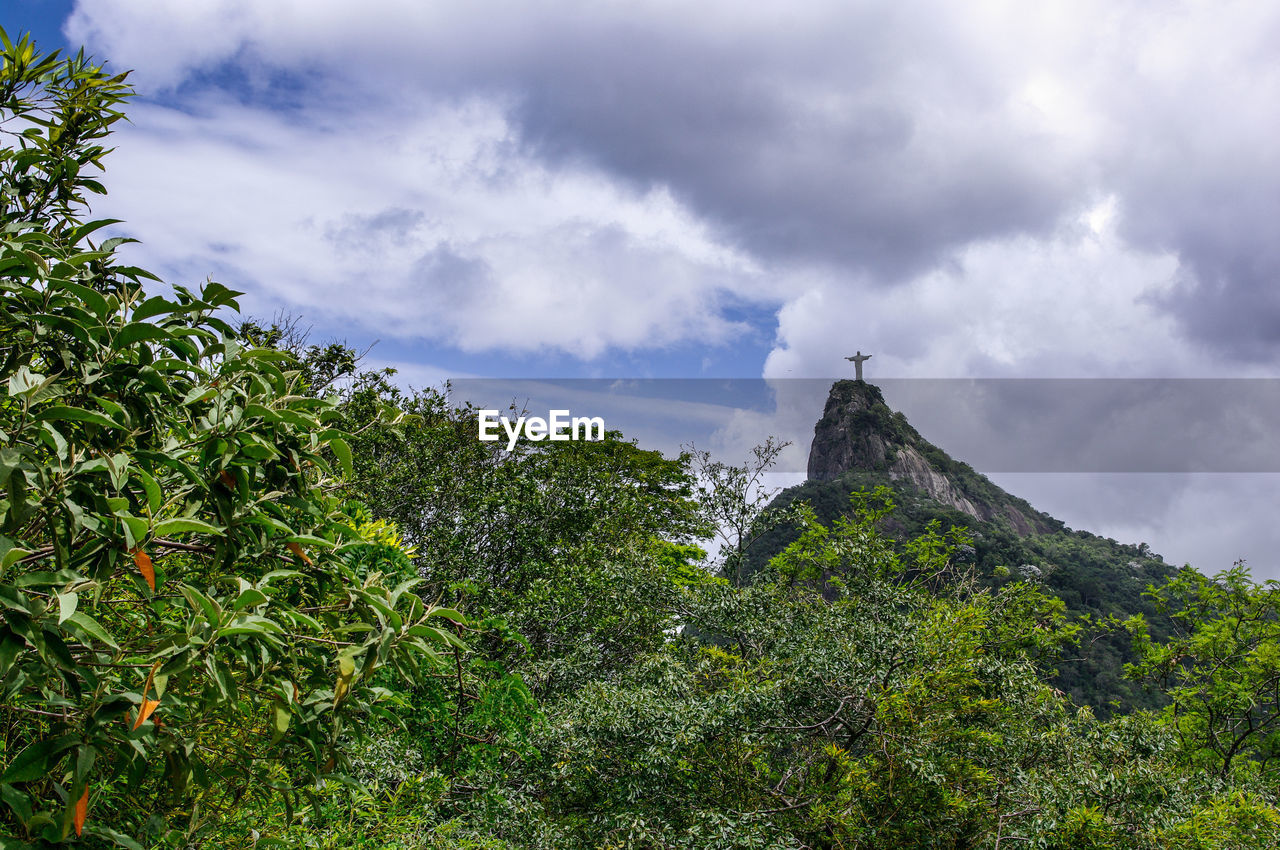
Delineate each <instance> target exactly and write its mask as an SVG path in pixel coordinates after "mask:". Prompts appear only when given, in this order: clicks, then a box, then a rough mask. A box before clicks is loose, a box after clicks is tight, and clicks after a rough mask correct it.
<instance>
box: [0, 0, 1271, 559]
mask: <svg viewBox="0 0 1280 850" xmlns="http://www.w3.org/2000/svg"><path fill="white" fill-rule="evenodd" d="M0 23H2V24H3V25H4V27H5V28H6V30H8V31H9V32H10V34H11V35H13V34H16V32H18V31H22V30H26V29H30V30H31V31H32V32H33V33H34V34H35V35H36V37H37V39H38V40H39V42H40V44H42V45H44V46H47V47H64V46H70V47H72V48H78V47H80V46H82V45H83V46H84V47H85V48H86V49H87V51H88V52H89V53H91V54H92V55H94V56H95V57H97V58H99V59H103V60H106V61H107V62H108V63H109V66H110V67H113V68H116V69H132V72H133V73H132V77H131V79H132V81H133V82H134V84H135V86H136V87H137V90H138V93H139V94H138V97H137V98H136V99H135V101H134V102H133V104H132V106H131V108H130V110H129V115H130V119H131V120H130V123H129V124H128V125H126V126H124V127H123V128H121V129H120V131H119V133H118V134H117V138H116V140H115V141H116V146H117V149H116V151H115V152H114V153H113V154H112V155H111V157H110V158H109V160H108V174H107V180H106V183H107V185H108V188H109V189H110V191H111V194H110V195H109V196H108V198H106V199H104V200H103V201H101V202H99V203H98V205H97V207H96V208H95V210H94V212H95V214H102V215H108V216H111V217H115V218H120V219H123V220H124V221H125V224H124V225H123V226H122V228H123V230H122V232H124V233H127V234H128V235H130V236H134V237H136V238H138V239H139V240H141V242H140V244H138V245H135V246H130V248H129V249H128V250H129V251H130V252H131V254H130V257H129V259H130V260H133V261H136V262H137V264H139V265H142V266H144V267H146V268H149V269H151V270H153V271H155V272H157V273H158V274H160V275H161V276H162V277H163V278H164V279H165V280H167V281H171V282H175V283H186V284H193V283H198V282H200V281H202V280H204V279H205V278H207V277H212V278H213V279H215V280H218V281H219V282H222V283H224V284H227V285H229V286H232V287H233V288H235V289H239V290H243V291H244V292H245V293H246V295H245V297H244V298H243V299H242V303H243V305H244V307H245V309H246V312H248V313H250V314H251V315H255V316H261V317H271V316H273V315H275V314H277V313H281V312H283V313H285V314H289V315H297V316H300V317H301V318H302V319H303V321H304V323H305V324H306V325H308V326H310V327H312V329H313V334H314V335H315V337H317V338H319V339H329V338H336V339H345V340H347V341H348V342H349V343H351V344H353V345H356V346H358V347H364V346H367V345H369V344H372V343H374V342H375V341H376V343H377V344H376V345H375V346H374V348H373V350H372V352H371V354H370V360H371V361H372V362H376V363H378V364H390V365H394V366H396V367H397V368H398V369H399V370H400V374H401V376H402V379H403V380H405V381H406V382H410V383H413V384H415V385H424V384H432V383H436V382H438V381H440V380H442V379H444V378H446V377H466V376H483V377H501V378H513V377H523V378H533V377H537V378H550V377H557V378H601V379H612V378H681V379H693V378H724V377H731V378H765V379H770V380H780V379H790V378H834V377H843V376H850V375H851V372H852V364H850V363H847V362H845V361H844V360H843V357H844V356H846V355H849V354H852V353H853V352H854V350H861V351H867V352H872V353H874V359H873V360H871V361H869V362H868V364H867V366H866V367H865V368H866V370H867V374H868V378H870V379H871V380H875V379H876V378H877V377H880V378H886V379H888V378H928V379H937V378H955V379H971V378H980V379H986V378H1086V379H1087V378H1107V379H1114V378H1276V377H1280V368H1277V365H1278V364H1277V360H1278V358H1280V287H1277V286H1275V282H1276V281H1277V279H1280V240H1278V239H1277V238H1276V236H1277V230H1276V228H1277V222H1278V221H1280V146H1278V145H1276V144H1275V143H1274V140H1275V139H1276V138H1280V62H1278V61H1277V60H1278V58H1280V56H1278V53H1280V48H1277V47H1276V45H1278V44H1280V5H1277V4H1273V3H1258V2H1256V0H1247V2H1232V0H1221V2H1213V3H1208V2H1163V1H1162V2H1125V0H1099V2H1093V0H1070V2H1053V0H1046V1H1045V2H1037V3H1025V2H1016V0H1010V2H983V0H973V2H955V0H951V2H923V1H922V2H903V1H901V0H900V1H899V2H879V3H865V2H848V0H842V2H820V0H802V2H796V0H791V2H786V3H780V2H779V3H775V2H763V0H760V2H750V3H743V2H741V0H735V2H733V3H729V2H720V0H708V2H704V3H699V4H688V3H674V2H632V3H612V2H595V3H585V2H581V0H578V2H569V0H547V2H541V3H537V4H533V3H511V2H502V3H498V2H487V0H466V2H449V0H440V2H433V3H421V2H413V0H366V2H362V3H358V4H356V3H351V2H337V0H306V1H305V2H303V0H189V2H184V3H172V2H163V0H74V2H67V0H9V2H8V3H7V4H6V9H5V11H4V12H3V13H0ZM1105 418H1106V411H1099V412H1098V414H1097V415H1096V416H1093V417H1089V416H1083V417H1072V420H1071V422H1072V424H1071V426H1070V427H1079V424H1078V423H1079V422H1080V421H1099V420H1104V419H1105ZM1063 427H1067V425H1066V424H1064V425H1063ZM761 436H763V435H761ZM925 436H926V437H928V436H929V434H928V433H926V434H925ZM943 447H944V448H946V446H945V445H944V446H943ZM802 448H807V447H802ZM992 477H993V478H994V479H995V480H996V481H997V483H1001V484H1004V485H1006V486H1008V487H1009V489H1011V490H1012V491H1013V492H1015V493H1017V494H1018V495H1022V496H1024V497H1026V498H1028V499H1030V500H1031V501H1032V502H1033V503H1034V504H1036V505H1037V507H1040V508H1042V509H1044V510H1048V511H1049V512H1051V513H1054V514H1055V515H1058V516H1060V517H1062V518H1063V519H1065V520H1067V522H1069V523H1070V524H1072V525H1075V526H1078V527H1086V528H1089V529H1090V530H1094V531H1097V532H1099V533H1104V534H1108V535H1110V536H1116V537H1117V538H1118V539H1125V540H1132V541H1137V540H1146V541H1148V542H1149V543H1151V545H1152V546H1153V548H1155V550H1156V551H1159V552H1164V553H1165V554H1166V557H1168V558H1169V559H1170V560H1172V561H1175V562H1181V561H1183V560H1190V561H1192V562H1194V563H1196V565H1197V566H1200V567H1201V568H1202V569H1205V570H1206V571H1214V570H1216V569H1220V568H1225V567H1227V566H1229V565H1230V563H1231V561H1233V560H1235V559H1236V558H1241V557H1243V558H1246V559H1248V561H1249V563H1250V565H1251V566H1253V568H1254V570H1255V572H1257V573H1259V574H1261V575H1266V576H1268V577H1280V556H1277V555H1273V554H1272V553H1280V531H1277V530H1276V529H1275V528H1273V526H1276V525H1277V524H1276V523H1274V520H1273V519H1272V518H1271V514H1272V512H1273V511H1272V506H1273V505H1275V504H1276V503H1277V501H1280V484H1278V483H1277V482H1276V475H1274V474H1270V473H1268V474H1263V473H1254V474H1239V473H1233V474H1230V475H1228V474H1226V473H1218V474H1214V473H1204V474H1192V475H1188V474H1179V475H1173V474H1168V475H1160V474H1153V473H1145V474H1140V475H1133V474H1129V475H1121V474H1119V473H1112V474H1099V473H1096V472H1089V473H1084V472H1081V473H1078V474H1061V473H1059V474H1056V475H1051V476H1046V475H1041V476H1035V475H1032V474H1030V473H1008V474H1002V475H996V474H993V476H992ZM1162 547H1163V548H1162Z"/></svg>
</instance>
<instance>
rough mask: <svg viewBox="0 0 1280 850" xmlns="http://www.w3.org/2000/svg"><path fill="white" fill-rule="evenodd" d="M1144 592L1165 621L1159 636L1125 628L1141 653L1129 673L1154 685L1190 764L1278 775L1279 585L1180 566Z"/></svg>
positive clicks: (1222, 771)
mask: <svg viewBox="0 0 1280 850" xmlns="http://www.w3.org/2000/svg"><path fill="white" fill-rule="evenodd" d="M1148 595H1149V596H1150V597H1151V598H1152V599H1154V600H1155V601H1156V604H1157V606H1158V609H1159V610H1160V611H1161V613H1165V614H1167V615H1168V616H1169V618H1170V619H1171V620H1172V621H1173V624H1174V626H1173V634H1171V635H1170V637H1169V639H1168V640H1167V641H1165V642H1162V643H1161V642H1156V641H1153V640H1151V638H1150V636H1149V634H1148V632H1147V628H1146V624H1145V622H1144V621H1143V620H1142V619H1141V618H1135V619H1134V620H1132V621H1131V622H1130V626H1131V628H1132V629H1133V630H1134V634H1135V636H1136V638H1137V640H1138V644H1139V647H1140V649H1141V651H1142V657H1141V660H1140V661H1139V663H1137V664H1135V665H1132V667H1131V668H1130V672H1131V674H1132V675H1133V676H1135V677H1138V678H1145V679H1150V680H1154V681H1156V682H1158V683H1159V684H1160V686H1161V687H1162V688H1163V689H1164V690H1165V691H1166V692H1167V693H1168V694H1169V696H1170V697H1171V698H1172V702H1171V704H1170V705H1169V707H1168V708H1167V709H1166V710H1165V717H1166V719H1167V721H1168V723H1169V724H1170V725H1171V726H1172V728H1173V729H1174V730H1176V732H1177V734H1178V737H1179V739H1180V740H1181V742H1182V744H1183V747H1184V748H1185V750H1186V752H1187V753H1188V755H1189V757H1190V758H1191V760H1192V762H1193V763H1194V764H1195V765H1196V766H1197V767H1201V768H1204V769H1207V770H1210V771H1213V772H1214V773H1215V774H1217V775H1219V776H1221V777H1222V778H1224V779H1225V778H1227V777H1229V776H1231V775H1232V774H1233V772H1236V773H1240V774H1243V775H1248V774H1255V773H1256V774H1259V775H1261V776H1262V777H1265V778H1267V779H1269V780H1270V781H1274V780H1275V778H1276V777H1277V776H1280V761H1278V760H1277V758H1276V757H1277V755H1280V583H1278V582H1275V581H1268V582H1263V583H1261V584H1258V583H1255V582H1253V581H1252V579H1251V578H1250V576H1249V573H1248V571H1247V570H1246V569H1245V568H1244V566H1243V565H1242V564H1236V565H1235V566H1234V567H1233V568H1231V569H1229V570H1226V571H1224V572H1221V573H1219V574H1218V575H1216V576H1214V577H1213V578H1209V577H1208V576H1205V575H1203V574H1201V573H1198V572H1196V571H1195V570H1192V569H1189V568H1188V569H1184V570H1182V571H1181V572H1180V573H1179V574H1178V575H1177V576H1175V577H1174V578H1172V579H1170V580H1169V581H1168V582H1167V583H1166V584H1164V585H1162V586H1161V587H1158V588H1155V589H1153V590H1151V591H1150V592H1149V593H1148Z"/></svg>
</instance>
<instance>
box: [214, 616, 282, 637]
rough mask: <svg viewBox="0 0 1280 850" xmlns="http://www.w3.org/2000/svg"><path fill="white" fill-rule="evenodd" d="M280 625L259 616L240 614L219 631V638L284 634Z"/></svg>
mask: <svg viewBox="0 0 1280 850" xmlns="http://www.w3.org/2000/svg"><path fill="white" fill-rule="evenodd" d="M283 631H284V629H282V628H280V624H279V623H277V622H275V621H274V620H268V619H267V618H266V617H260V616H258V615H257V614H240V615H239V616H237V617H236V618H235V619H234V620H232V621H231V622H230V623H229V624H228V625H225V626H223V627H222V628H220V629H218V637H227V636H230V635H268V634H276V633H279V632H283Z"/></svg>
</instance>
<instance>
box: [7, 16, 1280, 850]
mask: <svg viewBox="0 0 1280 850" xmlns="http://www.w3.org/2000/svg"><path fill="white" fill-rule="evenodd" d="M3 63H4V64H3V69H0V122H3V123H2V124H0V131H3V132H5V133H6V134H7V136H6V143H5V145H4V147H3V149H2V150H0V193H2V194H0V299H3V310H2V311H0V339H2V342H0V345H2V346H3V348H2V349H0V370H2V371H0V380H2V381H3V382H4V386H5V388H6V389H5V395H4V397H3V400H2V401H0V432H3V448H2V449H0V476H2V483H3V486H4V498H3V499H0V517H2V518H3V525H0V570H2V571H0V688H2V692H0V723H2V724H3V737H2V738H0V836H3V837H0V843H2V844H3V846H5V847H43V846H52V845H60V844H64V843H66V844H83V845H86V846H111V845H115V846H124V847H196V846H226V847H273V846H274V847H294V846H297V847H403V848H427V847H436V848H445V847H471V848H576V847H582V848H610V847H612V848H622V847H644V848H806V847H807V848H836V847H846V848H852V847H867V848H871V847H926V846H927V847H1009V846H1033V847H1062V848H1068V847H1071V848H1075V847H1186V848H1192V847H1195V848H1202V847H1221V848H1230V847H1245V846H1248V847H1262V846H1274V845H1276V844H1277V842H1280V808H1277V802H1278V801H1277V799H1276V792H1275V787H1276V779H1277V776H1276V771H1277V766H1276V764H1275V761H1274V759H1273V756H1274V754H1275V752H1276V747H1277V744H1278V743H1280V737H1277V736H1278V734H1280V733H1277V730H1276V718H1277V717H1278V716H1280V706H1278V705H1277V704H1276V700H1275V693H1276V689H1277V681H1278V680H1280V673H1277V661H1278V660H1280V618H1277V611H1278V610H1280V588H1277V587H1275V586H1273V585H1270V584H1268V585H1261V586H1260V585H1257V584H1254V583H1253V582H1251V581H1250V580H1249V579H1248V577H1247V576H1246V575H1244V574H1243V573H1242V572H1240V571H1234V572H1230V573H1228V574H1225V575H1224V576H1222V577H1221V578H1220V579H1218V580H1209V579H1206V578H1204V577H1203V576H1199V575H1198V574H1195V573H1192V572H1189V571H1188V572H1185V573H1182V574H1179V575H1178V576H1177V577H1176V578H1175V579H1174V580H1173V581H1172V582H1170V583H1167V584H1165V585H1164V586H1163V587H1160V588H1158V589H1154V590H1152V591H1150V595H1149V596H1148V597H1147V598H1148V600H1149V602H1150V604H1151V605H1152V610H1153V611H1158V612H1163V615H1165V616H1167V618H1168V621H1169V623H1170V624H1171V625H1170V629H1171V631H1170V635H1169V636H1168V639H1167V640H1166V639H1163V638H1162V636H1160V635H1156V636H1154V637H1153V636H1152V635H1151V634H1150V631H1149V629H1148V628H1147V625H1146V623H1145V622H1144V621H1143V619H1142V618H1141V617H1134V618H1130V619H1128V620H1127V621H1125V622H1124V623H1123V624H1122V626H1123V631H1124V633H1125V636H1126V639H1132V640H1133V641H1135V643H1136V645H1137V647H1138V650H1137V651H1138V656H1137V657H1139V658H1140V663H1139V664H1136V665H1134V666H1133V667H1132V668H1131V670H1130V674H1131V675H1132V676H1133V677H1135V679H1144V680H1147V681H1150V682H1151V683H1152V685H1153V686H1154V687H1157V688H1159V689H1160V691H1161V692H1162V693H1163V694H1165V695H1166V701H1167V703H1168V705H1167V707H1166V708H1164V709H1162V710H1161V711H1160V712H1158V713H1152V712H1146V711H1137V712H1134V713H1132V714H1129V715H1127V716H1122V717H1117V718H1114V719H1109V720H1100V719H1098V718H1097V717H1096V715H1095V713H1094V712H1093V711H1091V710H1090V709H1089V708H1088V707H1087V706H1079V705H1077V704H1075V703H1073V702H1072V701H1071V700H1070V699H1069V698H1068V697H1067V696H1066V695H1064V694H1063V693H1061V692H1060V691H1057V690H1055V689H1054V688H1053V687H1052V686H1051V685H1049V684H1047V683H1046V682H1045V681H1044V680H1043V668H1042V665H1043V661H1044V659H1046V658H1049V657H1052V656H1053V654H1054V653H1056V652H1058V651H1059V650H1060V649H1061V648H1063V647H1067V648H1068V649H1069V651H1075V650H1074V648H1073V642H1075V641H1076V640H1077V639H1078V637H1079V634H1080V632H1079V629H1078V626H1077V625H1076V624H1075V623H1074V622H1072V620H1071V618H1070V617H1069V616H1068V615H1067V612H1066V606H1065V605H1064V604H1063V602H1062V601H1061V600H1059V599H1056V598H1054V597H1053V596H1052V595H1050V594H1047V593H1046V592H1044V588H1043V586H1042V585H1041V584H1039V583H1037V582H1034V581H1026V580H1018V578H1019V577H1018V576H1014V575H1010V576H1009V577H1008V578H1009V580H1008V581H1003V582H998V583H994V584H993V583H991V582H989V581H985V580H984V576H983V575H982V574H981V571H980V567H979V565H977V564H975V562H974V558H973V557H972V555H971V553H972V551H973V546H974V542H973V541H972V540H971V539H970V538H969V537H968V535H967V533H966V531H965V530H964V529H963V528H959V527H956V528H951V529H949V530H947V531H946V532H945V533H944V531H943V529H944V527H946V526H944V524H943V523H941V522H933V523H927V524H925V525H924V526H923V527H922V528H920V529H919V530H918V533H911V534H908V535H903V534H901V533H900V532H901V527H900V526H899V527H898V529H899V530H898V533H897V537H898V538H899V539H896V540H895V539H894V538H893V536H890V535H889V534H886V529H892V528H893V526H892V525H890V523H892V522H893V521H894V520H893V517H894V516H895V514H894V512H893V506H892V505H891V503H890V499H889V496H890V494H889V493H888V492H887V491H884V490H880V491H878V492H875V493H873V494H870V495H868V494H854V498H853V499H852V501H851V503H850V504H849V506H848V508H849V509H848V511H847V513H848V516H845V517H841V518H838V519H834V520H832V521H830V522H825V523H824V522H820V521H819V520H818V519H817V517H816V516H815V514H814V513H813V512H812V510H805V509H804V508H796V509H795V510H794V511H793V513H792V514H791V515H790V518H791V519H793V520H794V521H795V522H796V523H797V526H796V534H795V539H794V540H792V541H791V542H790V543H789V544H788V545H787V546H786V547H785V548H784V549H783V550H782V551H780V552H779V553H778V555H777V557H775V558H773V559H772V560H771V561H770V562H769V563H768V564H765V565H763V566H762V567H761V568H760V569H758V570H756V571H755V572H754V574H753V575H752V577H751V580H750V581H740V582H731V581H728V580H726V579H725V578H724V577H723V575H724V573H725V567H726V566H728V567H729V570H728V572H729V573H730V574H732V575H735V576H737V575H738V574H739V571H738V569H737V566H736V564H734V563H729V564H726V563H720V564H715V565H709V564H706V563H704V561H705V559H704V556H703V553H702V551H701V550H700V549H698V548H697V546H696V544H697V543H698V542H699V541H701V540H705V539H707V538H708V537H709V536H710V535H711V534H712V533H714V532H715V531H716V530H717V529H716V528H713V524H714V523H713V521H714V522H723V521H724V520H725V519H726V518H730V519H733V520H734V521H736V522H738V523H739V529H740V530H741V531H742V532H743V533H745V534H748V535H751V536H754V532H753V529H752V528H751V525H752V523H751V522H750V520H751V518H752V517H753V516H754V515H755V513H756V511H755V509H754V503H753V502H752V499H753V498H754V496H753V494H752V493H751V492H750V491H749V490H748V489H746V488H745V487H744V486H743V485H744V483H745V482H749V481H750V471H749V470H740V471H733V470H729V469H726V468H725V467H714V468H713V469H714V471H715V472H716V474H715V475H713V476H711V479H710V481H709V482H708V481H703V482H699V480H698V478H697V476H696V475H695V474H694V469H695V467H696V466H697V465H698V464H697V461H698V458H696V457H691V456H680V457H677V458H665V457H662V456H661V455H659V454H657V453H654V452H649V451H645V450H643V449H641V448H639V447H638V446H636V445H634V444H632V443H628V442H626V441H625V440H623V439H622V438H621V435H617V434H614V435H611V437H610V439H608V440H606V441H604V442H601V443H541V444H526V445H524V446H521V447H519V448H518V449H517V450H516V451H515V452H512V453H507V452H504V451H502V450H501V449H499V448H496V447H495V445H494V444H486V443H480V442H479V441H478V440H476V439H475V437H474V433H475V432H474V427H475V425H474V416H473V415H472V413H471V412H470V411H467V410H465V409H464V410H457V409H453V408H452V407H451V406H450V404H449V403H448V400H447V399H446V398H444V397H443V396H441V395H440V394H439V393H435V392H431V391H424V392H409V393H406V392H402V391H401V390H399V389H397V388H396V387H395V386H394V385H393V383H392V382H391V380H390V378H391V376H390V375H388V374H385V373H377V372H365V371H361V370H360V368H359V363H358V358H357V357H355V356H354V354H353V352H351V351H350V350H349V349H347V348H346V347H345V346H342V345H339V344H333V345H324V346H314V345H309V344H307V343H306V341H305V340H303V339H300V338H299V337H298V336H297V335H296V334H293V333H291V332H290V329H289V327H288V326H287V323H286V325H285V326H283V327H282V326H281V325H279V324H277V325H266V326H264V325H263V324H260V323H254V322H237V321H235V320H234V312H235V309H236V305H235V297H236V293H234V292H232V291H231V290H228V289H226V288H225V287H223V286H220V285H218V284H213V283H210V284H207V285H206V286H204V287H202V288H201V289H200V290H199V291H198V292H195V291H191V290H188V289H184V288H181V287H172V288H171V289H168V290H165V293H166V294H164V295H154V294H153V295H150V296H148V295H147V294H146V293H145V292H144V282H145V281H147V280H149V279H150V276H149V275H147V273H146V272H144V271H142V270H140V269H136V268H130V267H128V266H124V265H121V264H119V263H118V262H117V260H116V256H115V248H116V246H117V245H118V244H119V242H118V240H113V239H107V240H103V241H100V242H96V241H95V240H94V234H95V233H97V232H98V231H99V230H100V228H101V227H102V226H104V223H103V222H92V221H84V220H83V216H84V213H85V211H86V205H85V202H84V193H86V192H88V193H93V192H101V191H102V187H101V185H100V184H99V183H97V182H96V180H95V177H94V175H95V174H96V172H97V170H98V169H99V167H100V163H101V161H102V159H103V157H104V155H105V153H106V149H105V148H104V147H103V146H102V140H103V139H104V138H105V137H106V135H107V133H108V131H109V129H110V125H111V124H112V122H114V121H115V120H117V119H118V118H119V117H120V112H119V106H120V104H121V102H122V100H123V98H124V97H125V96H126V95H127V94H128V89H127V84H126V81H125V79H124V78H123V77H122V76H112V75H110V74H108V73H106V72H105V71H103V70H102V69H101V68H98V67H95V66H94V65H92V64H91V63H90V62H88V61H86V60H85V59H84V58H83V57H75V58H72V59H69V60H68V59H59V58H57V57H56V56H41V55H39V54H38V53H37V52H36V51H35V50H34V49H33V48H32V46H31V45H30V44H29V43H28V42H27V41H25V40H23V41H20V42H18V43H16V44H11V43H9V42H8V41H7V40H5V43H4V56H3ZM764 455H765V456H767V451H766V452H765V453H764ZM702 460H703V461H705V460H706V458H702ZM701 468H703V469H704V470H705V469H707V466H706V465H705V463H704V464H703V466H702V467H701ZM909 508H910V506H908V509H909ZM721 530H722V529H721ZM735 551H736V553H737V554H735ZM740 554H741V550H740V549H739V550H734V549H733V548H732V547H729V548H728V549H727V550H726V559H727V560H732V559H733V558H734V557H737V555H740ZM1014 842H1016V845H1015V844H1014Z"/></svg>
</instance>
